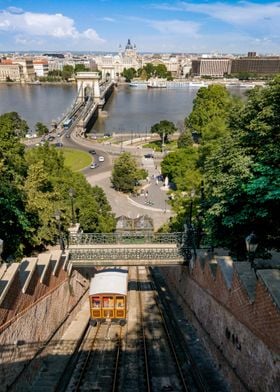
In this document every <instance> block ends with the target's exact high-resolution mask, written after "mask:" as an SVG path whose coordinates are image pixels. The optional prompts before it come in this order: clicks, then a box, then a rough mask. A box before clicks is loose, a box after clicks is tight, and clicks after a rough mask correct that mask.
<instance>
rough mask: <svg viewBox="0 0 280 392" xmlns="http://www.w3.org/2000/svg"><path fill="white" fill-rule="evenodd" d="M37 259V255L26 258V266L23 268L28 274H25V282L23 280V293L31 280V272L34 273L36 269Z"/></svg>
mask: <svg viewBox="0 0 280 392" xmlns="http://www.w3.org/2000/svg"><path fill="white" fill-rule="evenodd" d="M37 261H38V259H37V257H36V258H32V259H30V260H28V266H27V268H26V269H25V271H27V272H28V275H27V277H26V279H25V282H24V285H23V287H22V292H23V294H25V293H26V291H27V289H28V286H29V283H30V281H31V278H32V276H33V274H34V272H35V270H36V267H37Z"/></svg>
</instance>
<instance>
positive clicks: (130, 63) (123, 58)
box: [95, 39, 142, 80]
mask: <svg viewBox="0 0 280 392" xmlns="http://www.w3.org/2000/svg"><path fill="white" fill-rule="evenodd" d="M95 61H96V64H97V67H98V70H99V71H101V73H102V78H106V77H111V78H112V79H114V80H118V79H119V78H120V76H121V73H122V72H123V70H124V69H125V68H126V69H127V68H134V69H136V70H137V69H139V68H141V67H142V59H141V57H140V56H139V55H138V54H137V52H136V46H135V45H132V44H131V42H130V39H129V40H128V41H127V44H126V46H125V50H124V51H123V52H121V47H120V52H119V53H118V54H117V55H112V54H108V55H105V56H97V57H96V58H95Z"/></svg>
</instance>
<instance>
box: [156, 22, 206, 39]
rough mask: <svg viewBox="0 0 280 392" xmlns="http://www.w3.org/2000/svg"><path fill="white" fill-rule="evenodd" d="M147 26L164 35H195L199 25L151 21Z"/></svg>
mask: <svg viewBox="0 0 280 392" xmlns="http://www.w3.org/2000/svg"><path fill="white" fill-rule="evenodd" d="M148 24H149V25H150V26H151V27H153V28H154V29H155V30H158V31H159V32H161V33H164V34H180V35H191V36H195V35H197V32H198V29H199V24H198V23H195V22H188V21H186V22H185V21H182V20H160V21H157V20H153V21H149V22H148Z"/></svg>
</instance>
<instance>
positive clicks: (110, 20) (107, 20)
mask: <svg viewBox="0 0 280 392" xmlns="http://www.w3.org/2000/svg"><path fill="white" fill-rule="evenodd" d="M102 20H105V22H116V19H114V18H110V17H108V16H105V17H104V18H102Z"/></svg>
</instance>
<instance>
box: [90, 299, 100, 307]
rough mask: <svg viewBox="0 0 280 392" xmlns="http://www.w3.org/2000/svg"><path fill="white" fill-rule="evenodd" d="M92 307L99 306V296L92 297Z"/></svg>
mask: <svg viewBox="0 0 280 392" xmlns="http://www.w3.org/2000/svg"><path fill="white" fill-rule="evenodd" d="M91 300H92V307H93V308H100V298H99V297H92V299H91Z"/></svg>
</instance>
